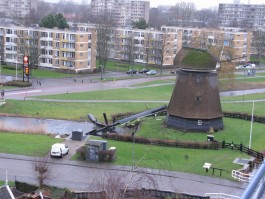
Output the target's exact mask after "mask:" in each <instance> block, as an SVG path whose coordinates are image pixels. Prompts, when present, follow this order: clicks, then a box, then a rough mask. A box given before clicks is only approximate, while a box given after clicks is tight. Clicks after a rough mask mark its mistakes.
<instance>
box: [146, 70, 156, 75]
mask: <svg viewBox="0 0 265 199" xmlns="http://www.w3.org/2000/svg"><path fill="white" fill-rule="evenodd" d="M146 74H147V75H155V74H156V71H155V70H149V71H148V72H146Z"/></svg>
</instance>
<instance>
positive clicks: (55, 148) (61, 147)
mask: <svg viewBox="0 0 265 199" xmlns="http://www.w3.org/2000/svg"><path fill="white" fill-rule="evenodd" d="M68 152H69V147H68V146H66V145H65V144H62V143H56V144H54V145H52V148H51V157H61V158H62V157H63V156H64V155H66V154H68Z"/></svg>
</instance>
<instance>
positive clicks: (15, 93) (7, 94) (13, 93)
mask: <svg viewBox="0 0 265 199" xmlns="http://www.w3.org/2000/svg"><path fill="white" fill-rule="evenodd" d="M39 92H42V90H31V91H20V92H12V93H6V96H10V95H19V94H25V93H39Z"/></svg>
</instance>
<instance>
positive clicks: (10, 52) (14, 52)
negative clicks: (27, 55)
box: [5, 50, 17, 54]
mask: <svg viewBox="0 0 265 199" xmlns="http://www.w3.org/2000/svg"><path fill="white" fill-rule="evenodd" d="M5 53H6V54H17V51H15V50H6V52H5Z"/></svg>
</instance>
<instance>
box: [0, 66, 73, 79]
mask: <svg viewBox="0 0 265 199" xmlns="http://www.w3.org/2000/svg"><path fill="white" fill-rule="evenodd" d="M1 72H2V74H5V75H13V76H15V75H16V70H13V69H12V70H11V69H7V68H4V67H2V71H1ZM17 74H18V76H22V69H18V70H17ZM74 76H76V75H75V74H66V73H59V72H55V71H52V70H40V69H33V70H31V77H34V78H63V77H74Z"/></svg>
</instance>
